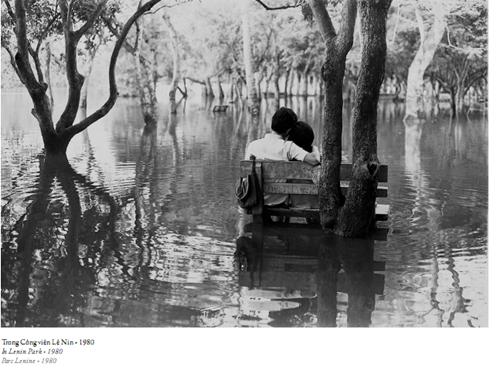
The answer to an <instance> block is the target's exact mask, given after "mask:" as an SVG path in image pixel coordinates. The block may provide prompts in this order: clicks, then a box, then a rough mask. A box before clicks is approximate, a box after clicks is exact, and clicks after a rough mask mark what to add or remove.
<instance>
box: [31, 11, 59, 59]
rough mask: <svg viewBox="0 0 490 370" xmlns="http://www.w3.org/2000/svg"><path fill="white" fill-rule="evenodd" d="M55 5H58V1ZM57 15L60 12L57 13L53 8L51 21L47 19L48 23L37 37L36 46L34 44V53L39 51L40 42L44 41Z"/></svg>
mask: <svg viewBox="0 0 490 370" xmlns="http://www.w3.org/2000/svg"><path fill="white" fill-rule="evenodd" d="M56 7H58V3H56ZM58 16H60V13H58V12H57V11H56V10H55V14H54V17H53V19H51V21H49V23H48V25H47V26H46V28H45V29H44V30H43V32H42V33H41V37H39V40H38V42H37V46H36V53H39V50H40V49H41V44H42V42H43V41H44V39H45V38H46V36H47V35H48V32H49V29H50V28H51V27H52V26H53V24H54V22H56V20H57V19H58Z"/></svg>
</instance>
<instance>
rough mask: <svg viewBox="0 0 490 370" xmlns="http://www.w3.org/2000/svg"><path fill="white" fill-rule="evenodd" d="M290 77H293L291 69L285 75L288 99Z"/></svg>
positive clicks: (285, 93) (285, 95) (285, 91)
mask: <svg viewBox="0 0 490 370" xmlns="http://www.w3.org/2000/svg"><path fill="white" fill-rule="evenodd" d="M290 76H291V68H288V69H287V70H286V73H285V75H284V98H287V97H288V95H289V84H290Z"/></svg>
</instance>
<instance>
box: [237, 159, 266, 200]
mask: <svg viewBox="0 0 490 370" xmlns="http://www.w3.org/2000/svg"><path fill="white" fill-rule="evenodd" d="M235 196H236V199H237V203H238V205H239V206H240V207H242V208H251V207H253V206H254V205H256V204H257V203H258V202H259V197H260V196H261V194H260V183H259V179H258V177H257V173H256V172H255V157H254V156H252V172H251V173H250V174H249V175H247V176H245V177H240V178H239V179H238V180H237V182H236V183H235Z"/></svg>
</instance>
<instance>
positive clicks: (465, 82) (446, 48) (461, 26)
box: [427, 2, 488, 114]
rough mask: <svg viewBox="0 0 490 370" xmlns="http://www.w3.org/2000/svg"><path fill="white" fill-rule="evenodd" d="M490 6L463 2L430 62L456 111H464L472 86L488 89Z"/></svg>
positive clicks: (433, 77)
mask: <svg viewBox="0 0 490 370" xmlns="http://www.w3.org/2000/svg"><path fill="white" fill-rule="evenodd" d="M486 19H487V7H486V5H485V4H484V3H483V2H481V3H474V4H471V6H468V7H464V6H461V8H460V9H459V11H458V12H454V13H453V16H452V17H451V19H450V20H449V22H448V23H449V24H448V28H447V30H446V32H445V35H444V36H443V39H442V42H441V43H440V45H439V48H438V50H437V51H436V53H435V55H434V63H432V65H431V66H429V68H428V70H427V74H429V76H430V78H431V80H432V81H433V82H437V83H438V85H439V86H440V88H441V89H442V91H444V92H446V93H448V94H450V96H451V103H452V110H453V113H454V114H456V113H457V112H460V111H462V109H463V105H464V98H465V96H466V95H467V93H468V91H469V90H470V88H473V89H474V90H477V91H478V93H479V94H481V95H483V94H484V93H485V86H486V78H487V71H488V67H487V58H486V55H487V37H488V36H487V23H486Z"/></svg>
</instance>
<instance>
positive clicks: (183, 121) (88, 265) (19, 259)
mask: <svg viewBox="0 0 490 370" xmlns="http://www.w3.org/2000/svg"><path fill="white" fill-rule="evenodd" d="M28 104H29V96H28V95H27V94H25V93H13V92H8V91H6V92H3V93H2V300H3V302H4V303H3V306H2V326H35V327H38V326H41V327H60V326H69V327H70V326H71V327H90V326H95V327H100V326H108V327H169V326H179V327H182V326H190V327H215V326H222V327H262V326H281V327H295V326H307V327H316V326H338V327H343V326H371V327H437V326H441V327H447V326H454V327H485V326H487V325H488V317H487V296H486V291H487V289H488V286H487V285H488V282H487V243H488V239H487V231H488V230H487V208H488V180H487V175H488V170H487V167H488V155H487V154H488V153H487V152H488V148H487V121H486V117H485V115H483V114H482V113H481V112H476V114H473V115H470V116H468V117H466V116H462V117H459V118H458V119H456V118H451V116H450V115H449V114H444V112H441V113H440V115H439V116H438V117H437V118H436V119H434V120H432V121H428V122H426V124H425V126H424V127H423V134H422V135H421V137H420V138H419V139H416V135H410V133H409V132H407V129H406V127H405V125H404V123H403V105H399V104H395V103H393V102H391V100H386V101H380V105H379V124H378V155H379V158H380V162H381V163H383V164H388V165H389V193H388V198H387V201H388V203H389V204H390V207H391V208H390V215H389V220H388V221H386V222H379V223H378V227H379V228H380V229H381V228H382V229H384V230H383V231H382V232H381V233H380V234H379V235H376V236H375V237H373V238H367V239H354V238H335V237H333V236H328V235H323V234H322V233H310V234H301V233H300V232H295V231H294V229H291V230H289V232H282V233H281V232H276V233H275V232H274V228H272V227H266V226H264V228H263V229H259V230H257V229H254V225H253V223H252V222H251V216H249V215H245V216H243V215H241V214H240V212H239V208H238V206H237V205H236V200H235V197H234V192H233V186H234V183H235V181H236V179H237V178H238V176H239V174H240V171H239V162H240V160H242V159H243V156H244V153H245V148H246V145H247V143H248V142H249V141H250V140H254V139H256V138H259V137H262V136H263V134H264V133H265V132H267V131H268V130H269V125H270V123H269V122H270V118H271V115H272V114H273V112H274V110H273V109H272V108H271V107H270V106H269V105H273V103H271V102H266V101H263V102H262V107H261V108H262V117H263V118H261V121H260V124H259V126H258V127H255V126H253V125H251V120H250V116H249V115H247V114H246V113H245V112H243V111H242V110H241V109H239V107H236V106H233V105H232V106H231V107H230V108H229V110H227V111H226V112H219V113H216V112H215V113H213V111H212V107H213V103H212V102H209V101H208V102H206V100H202V99H201V97H200V96H196V97H195V98H193V99H189V101H187V102H186V103H185V104H183V103H182V105H179V112H178V114H177V115H171V114H168V107H166V105H165V104H162V109H161V112H160V117H161V118H160V120H159V121H158V124H157V126H156V128H155V130H154V131H153V130H152V131H148V130H147V129H145V124H144V122H143V120H142V117H141V112H140V110H139V105H138V104H139V103H138V101H137V100H135V99H130V98H121V99H119V100H118V102H117V104H116V107H115V108H114V109H113V111H112V112H111V113H110V114H109V115H108V116H107V118H106V119H105V120H104V122H100V124H99V125H96V126H93V127H91V128H89V130H88V131H87V132H86V133H84V134H83V135H79V137H76V138H75V139H74V141H73V142H72V143H71V145H70V148H69V150H68V158H69V162H70V164H71V168H70V170H69V171H68V172H66V173H64V174H60V175H58V177H57V178H55V179H54V180H52V181H49V179H48V178H47V177H46V174H43V173H42V171H41V170H40V168H42V167H41V161H42V160H43V157H42V148H43V143H42V139H41V138H40V135H39V134H38V131H37V127H36V123H35V118H34V117H32V116H31V115H30V112H29V111H27V110H25V109H22V107H23V106H25V105H28ZM288 106H291V107H292V108H293V109H294V110H295V111H296V112H297V114H298V116H299V117H300V118H301V119H304V120H305V121H307V122H310V123H311V124H312V126H313V127H314V131H315V132H316V133H318V132H319V130H320V128H319V125H320V122H321V117H322V110H321V104H320V101H318V99H316V98H304V99H301V98H293V99H291V100H290V101H289V102H288ZM166 109H167V110H166ZM344 115H345V120H346V122H347V124H345V126H344V130H345V132H347V133H348V132H349V130H350V129H351V128H350V126H349V124H348V122H349V120H350V112H349V107H348V106H347V107H346V108H345V112H344ZM318 136H319V135H318ZM345 137H346V138H348V137H349V136H348V135H345ZM316 140H317V139H316ZM343 148H344V155H345V157H346V158H347V159H348V158H349V155H350V152H351V149H350V148H351V143H350V141H349V140H348V139H346V140H345V141H344V142H343ZM254 233H255V235H254ZM258 241H260V242H258Z"/></svg>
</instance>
